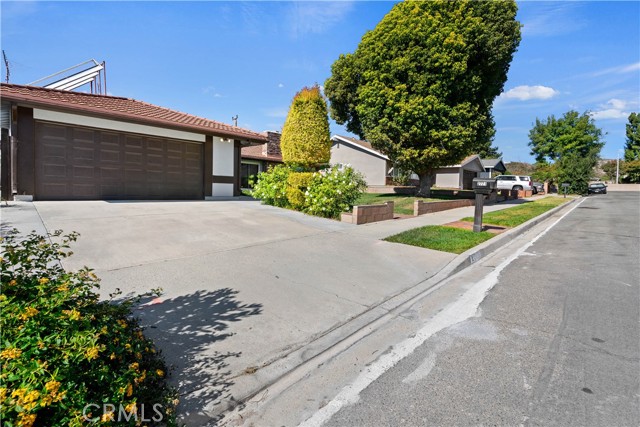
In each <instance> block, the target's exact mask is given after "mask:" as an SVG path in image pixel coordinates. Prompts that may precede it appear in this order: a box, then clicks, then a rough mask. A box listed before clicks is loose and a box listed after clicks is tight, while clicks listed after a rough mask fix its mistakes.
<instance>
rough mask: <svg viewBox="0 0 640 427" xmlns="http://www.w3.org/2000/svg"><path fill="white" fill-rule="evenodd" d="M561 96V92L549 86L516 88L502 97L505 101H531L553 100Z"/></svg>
mask: <svg viewBox="0 0 640 427" xmlns="http://www.w3.org/2000/svg"><path fill="white" fill-rule="evenodd" d="M558 94H560V92H559V91H557V90H555V89H553V88H551V87H547V86H539V85H538V86H526V85H524V86H516V87H514V88H513V89H509V90H508V91H506V92H504V93H503V94H502V95H500V97H501V98H504V99H517V100H520V101H529V100H531V99H551V98H553V97H554V96H556V95H558Z"/></svg>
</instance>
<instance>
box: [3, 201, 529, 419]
mask: <svg viewBox="0 0 640 427" xmlns="http://www.w3.org/2000/svg"><path fill="white" fill-rule="evenodd" d="M517 203H521V201H516V202H505V203H500V204H496V205H493V206H487V207H486V208H485V211H487V212H488V211H493V210H499V209H505V208H508V207H511V206H513V204H517ZM0 213H1V214H2V225H3V230H4V229H5V228H6V227H10V226H17V227H18V228H20V229H21V230H27V231H30V230H31V229H35V230H37V231H39V232H40V231H42V230H44V229H45V228H46V229H48V230H55V229H63V230H65V231H67V232H69V231H79V232H80V233H81V238H80V240H79V241H78V242H77V244H76V245H74V247H73V250H74V252H75V255H74V256H73V257H72V258H70V259H69V260H66V261H65V267H66V268H74V269H75V268H79V267H81V266H83V265H88V266H90V267H93V268H95V269H96V273H97V274H98V276H99V277H100V278H101V279H102V289H101V291H102V294H103V295H104V296H106V295H108V294H109V293H111V292H113V291H114V290H115V289H116V288H121V289H123V290H125V291H126V292H127V293H133V292H145V291H148V290H150V289H152V288H157V287H161V288H163V289H164V292H165V293H164V295H163V296H162V298H160V299H156V300H153V301H148V304H146V305H144V306H142V307H140V308H139V310H138V311H137V313H136V315H138V316H139V317H140V318H141V319H142V322H143V324H144V325H145V326H146V327H147V328H148V329H147V331H146V334H147V335H148V336H150V337H151V338H153V339H154V340H155V342H156V343H157V345H158V346H159V347H160V348H161V349H162V350H163V353H164V355H165V357H166V359H167V361H168V362H169V363H170V364H172V365H173V366H174V367H175V370H174V372H173V376H172V378H171V380H172V381H173V383H174V384H175V385H176V386H178V388H179V390H180V394H181V402H182V403H181V407H180V411H181V414H182V415H183V416H184V421H185V422H186V423H187V425H193V426H196V425H202V424H204V423H206V422H208V421H210V420H211V419H212V418H215V417H217V416H218V415H219V414H220V413H221V412H222V411H224V410H225V409H227V408H229V407H232V406H233V405H234V404H235V402H236V401H237V400H240V399H243V398H245V397H247V396H248V395H250V394H251V393H252V392H255V391H256V390H258V389H260V388H261V387H262V386H264V385H266V384H269V383H270V382H272V381H274V380H275V379H277V378H278V377H279V376H281V375H283V374H284V373H286V372H288V371H289V370H291V369H293V368H294V367H296V366H298V365H299V364H300V363H302V362H304V361H306V360H309V359H310V358H312V357H313V356H314V355H316V354H318V353H320V352H322V351H324V350H325V349H326V348H328V347H330V346H331V345H332V344H333V343H335V342H337V341H339V340H340V339H341V338H342V337H344V336H347V335H349V334H350V333H352V332H353V331H356V330H358V329H360V328H361V327H363V326H364V325H366V324H368V323H369V322H371V321H372V320H373V319H376V318H379V317H380V316H382V315H383V314H384V313H386V312H387V311H388V310H389V309H390V307H391V306H392V305H393V303H392V301H394V298H395V299H401V298H402V295H406V294H407V293H410V292H411V289H412V288H414V287H416V285H418V284H420V283H423V282H425V281H426V280H429V279H430V278H433V277H434V276H435V275H436V274H438V273H439V272H441V271H442V270H443V269H445V267H447V265H448V264H449V263H450V262H451V261H452V260H454V259H456V256H455V255H453V254H449V253H444V252H438V251H432V250H428V249H421V248H416V247H411V246H406V245H399V244H394V243H388V242H384V241H380V240H379V239H380V238H383V237H386V236H388V235H391V234H395V233H398V232H400V231H404V230H407V229H411V228H414V227H419V226H422V225H429V224H445V223H448V222H451V221H454V220H457V219H460V218H462V217H465V216H470V215H472V214H473V207H466V208H459V209H455V210H451V211H445V212H438V213H435V214H429V215H424V216H421V217H417V218H410V219H404V220H395V221H387V222H380V223H373V224H367V225H361V226H355V225H352V224H342V223H339V222H336V221H331V220H325V219H320V218H313V217H309V216H306V215H303V214H300V213H298V212H292V211H288V210H283V209H277V208H273V207H269V206H263V205H260V204H259V203H257V202H152V203H127V202H122V203H107V202H36V203H33V204H32V203H26V202H22V203H18V202H12V203H11V206H10V207H8V208H4V207H3V208H2V210H1V211H0Z"/></svg>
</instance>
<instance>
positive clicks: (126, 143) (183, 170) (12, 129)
mask: <svg viewBox="0 0 640 427" xmlns="http://www.w3.org/2000/svg"><path fill="white" fill-rule="evenodd" d="M0 95H1V98H2V103H1V104H2V162H3V165H2V166H3V167H2V197H3V198H7V199H8V198H9V197H11V196H18V197H20V196H21V197H23V198H26V199H30V198H32V199H33V200H104V199H205V198H215V197H229V196H234V195H240V194H241V192H240V169H241V163H240V150H241V147H244V146H249V145H254V144H264V143H266V142H267V137H266V136H265V135H262V134H260V133H256V132H253V131H250V130H247V129H242V128H239V127H235V126H231V125H227V124H223V123H220V122H217V121H213V120H209V119H205V118H201V117H197V116H193V115H190V114H186V113H181V112H178V111H173V110H170V109H167V108H163V107H158V106H156V105H152V104H148V103H145V102H141V101H136V100H134V99H130V98H121V97H116V96H106V95H94V94H87V93H81V92H72V91H63V90H53V89H45V88H41V87H36V86H23V85H15V84H2V85H1V86H0Z"/></svg>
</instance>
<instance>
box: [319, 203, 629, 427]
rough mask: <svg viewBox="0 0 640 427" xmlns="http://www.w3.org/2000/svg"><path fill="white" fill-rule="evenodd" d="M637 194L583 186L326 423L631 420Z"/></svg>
mask: <svg viewBox="0 0 640 427" xmlns="http://www.w3.org/2000/svg"><path fill="white" fill-rule="evenodd" d="M639 255H640V193H624V192H620V193H609V194H608V195H598V196H591V197H589V198H588V199H587V200H585V201H583V202H582V203H581V204H580V205H579V206H578V207H577V208H576V209H574V210H573V211H572V212H571V213H570V214H569V215H567V216H566V217H565V218H564V219H563V220H562V221H560V222H559V223H558V224H556V225H555V226H554V227H553V228H552V229H551V230H550V231H549V232H548V233H547V234H545V235H544V236H542V237H541V238H540V239H539V240H537V241H536V242H535V243H534V244H533V245H531V246H530V247H529V248H528V249H527V251H526V252H524V253H523V254H522V255H521V256H519V257H518V258H516V259H515V260H514V261H513V262H511V263H510V264H509V265H508V266H507V267H506V268H505V269H504V270H502V272H501V274H500V276H499V278H498V282H497V284H496V285H495V286H494V287H493V288H492V289H491V290H490V291H489V292H488V294H487V296H486V298H485V299H484V301H483V302H482V304H481V305H480V306H479V310H478V313H477V315H476V316H475V317H471V318H469V319H468V320H466V321H463V322H461V323H458V324H456V325H454V326H451V327H448V328H446V329H443V330H441V331H440V332H438V333H437V334H435V335H433V336H431V337H430V338H429V339H428V340H426V341H425V342H424V343H423V344H422V345H420V346H419V347H418V348H417V349H416V350H415V351H414V352H413V353H412V354H410V355H409V356H407V357H406V358H404V359H403V360H401V361H400V362H399V363H398V364H396V365H395V366H394V367H393V368H391V369H389V370H388V371H386V372H385V373H384V374H382V375H381V376H380V377H379V378H377V380H375V381H374V382H372V383H371V384H370V385H369V386H368V387H367V388H366V389H364V390H363V391H362V392H361V393H360V395H359V398H358V399H357V401H356V402H355V403H352V404H350V405H347V406H344V407H343V408H342V409H341V410H339V411H338V412H337V413H335V414H334V415H333V417H331V419H329V420H328V422H327V423H326V424H325V425H329V426H383V425H384V426H427V425H434V426H452V425H460V426H462V425H508V426H512V425H525V426H537V425H545V426H548V425H560V426H573V425H576V426H577V425H580V426H638V425H640V359H639V356H640V263H639V259H640V258H639Z"/></svg>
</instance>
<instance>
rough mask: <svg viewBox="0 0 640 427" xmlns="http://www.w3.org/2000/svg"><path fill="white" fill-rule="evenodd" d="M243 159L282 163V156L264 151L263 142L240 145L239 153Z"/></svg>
mask: <svg viewBox="0 0 640 427" xmlns="http://www.w3.org/2000/svg"><path fill="white" fill-rule="evenodd" d="M240 157H242V158H243V159H255V160H266V161H269V162H278V163H282V156H281V155H280V156H276V155H271V156H269V155H267V154H265V153H264V144H260V145H254V146H251V147H242V150H241V155H240Z"/></svg>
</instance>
